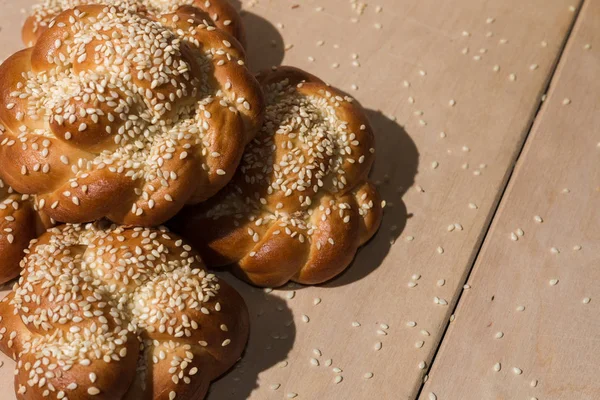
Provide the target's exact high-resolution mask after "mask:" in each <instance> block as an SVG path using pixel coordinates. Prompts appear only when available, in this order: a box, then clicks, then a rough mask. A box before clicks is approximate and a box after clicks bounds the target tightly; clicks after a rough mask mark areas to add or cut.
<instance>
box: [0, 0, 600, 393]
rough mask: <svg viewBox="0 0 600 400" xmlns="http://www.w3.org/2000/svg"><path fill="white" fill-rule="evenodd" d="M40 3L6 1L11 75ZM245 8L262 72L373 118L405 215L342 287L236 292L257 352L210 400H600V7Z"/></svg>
mask: <svg viewBox="0 0 600 400" xmlns="http://www.w3.org/2000/svg"><path fill="white" fill-rule="evenodd" d="M32 3H33V1H32V0H25V1H21V2H12V1H10V0H0V9H2V13H1V14H0V59H2V58H4V57H6V56H8V55H9V54H10V53H11V52H13V51H15V50H17V49H19V48H20V46H21V44H20V40H19V33H18V29H19V25H20V23H21V21H22V20H23V19H24V16H23V14H22V13H21V12H20V10H19V9H20V8H21V7H29V6H30V4H32ZM237 3H238V4H236V5H238V6H239V7H242V9H243V13H244V20H245V22H246V25H247V30H248V39H249V40H248V42H249V45H248V52H249V62H250V65H251V67H252V68H253V69H254V70H259V69H263V68H268V67H270V66H271V65H279V64H290V65H295V66H298V67H301V68H304V69H307V70H308V71H310V72H312V73H314V74H316V75H318V76H320V77H322V78H323V79H325V80H327V81H328V82H330V83H331V84H333V85H336V86H339V87H340V88H342V89H344V90H346V91H348V92H350V93H352V94H354V95H355V96H356V98H357V99H358V100H359V101H360V102H361V103H362V104H363V105H364V106H365V107H366V108H368V110H369V115H370V118H371V120H372V123H373V125H374V126H375V128H376V132H377V141H378V143H377V154H378V159H377V163H376V166H375V170H374V171H373V175H372V176H373V179H374V180H376V181H377V182H378V184H379V187H380V190H381V192H382V193H383V195H384V198H385V199H386V201H387V208H386V215H385V218H384V222H383V225H382V227H381V229H380V231H379V233H378V234H377V236H376V237H375V238H374V239H373V240H372V241H371V243H370V244H369V245H368V246H367V247H366V248H364V249H363V250H361V251H360V253H359V255H358V257H357V259H356V261H355V262H354V264H353V265H352V267H351V268H350V269H349V270H348V271H347V272H346V273H345V274H343V275H342V276H340V277H339V278H337V279H335V280H334V281H332V282H331V283H329V284H326V285H324V286H321V287H300V286H297V285H289V286H287V287H285V288H282V289H280V290H274V291H269V290H267V291H263V290H259V289H255V288H252V287H250V286H247V285H245V284H243V283H240V282H236V283H235V285H236V287H237V288H238V289H239V290H240V291H241V292H242V293H243V294H244V296H245V298H246V301H247V302H248V304H249V307H250V310H251V314H252V333H251V338H250V343H249V346H248V349H247V351H246V354H245V356H244V358H243V359H242V360H241V362H240V363H239V364H238V365H237V366H236V367H235V368H234V369H233V370H232V371H230V372H229V373H228V374H227V375H226V376H224V377H223V378H222V379H220V380H219V381H218V382H216V383H215V384H213V385H212V388H211V395H210V396H209V398H210V399H211V400H221V399H246V398H249V399H286V398H292V397H293V394H297V397H296V398H297V399H311V400H315V399H316V400H321V399H327V400H329V399H386V400H387V399H394V400H396V399H398V400H400V399H416V398H419V399H423V400H432V399H433V400H435V399H437V400H470V399H474V400H475V399H477V400H488V399H489V400H504V399H506V400H513V399H523V400H531V399H539V400H550V399H557V400H558V399H565V400H580V399H581V400H583V399H590V400H591V399H599V398H600V383H598V382H599V381H598V379H597V371H598V369H599V367H600V361H598V354H600V340H599V339H600V319H599V318H598V315H599V310H600V308H599V307H600V285H599V284H598V282H599V281H600V268H599V266H600V252H599V250H600V223H599V222H600V207H599V205H600V166H599V164H600V132H599V130H598V127H599V126H600V102H599V101H598V96H599V94H600V80H599V79H598V77H599V76H600V22H599V21H600V3H598V2H595V1H591V0H585V1H582V0H503V1H492V0H443V1H440V0H420V1H417V0H377V1H374V2H370V1H368V0H363V1H358V0H351V1H348V0H318V1H317V0H304V1H287V0H245V1H244V2H243V4H239V2H237ZM546 92H547V95H546V94H545V93H546ZM543 99H545V101H543ZM226 279H229V280H230V281H234V279H233V278H232V277H230V276H227V277H226ZM465 285H466V286H465ZM451 321H452V322H451ZM2 360H3V361H4V366H3V367H2V368H1V369H0V389H1V390H2V393H3V395H2V399H7V400H10V399H12V398H13V397H11V396H12V394H11V395H9V393H12V369H13V363H12V361H10V360H8V359H6V358H5V357H4V358H2ZM315 360H316V361H315ZM315 364H318V365H315ZM336 376H341V377H343V379H342V380H341V381H340V382H339V383H336V380H335V377H336ZM338 380H339V378H338ZM424 382H425V383H424Z"/></svg>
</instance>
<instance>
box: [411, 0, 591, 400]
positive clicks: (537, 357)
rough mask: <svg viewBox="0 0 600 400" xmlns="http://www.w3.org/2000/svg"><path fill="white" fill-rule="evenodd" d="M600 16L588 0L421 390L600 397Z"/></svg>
mask: <svg viewBox="0 0 600 400" xmlns="http://www.w3.org/2000/svg"><path fill="white" fill-rule="evenodd" d="M599 20H600V3H598V2H593V1H590V2H585V6H584V7H583V9H582V11H581V15H580V16H579V19H578V21H577V24H576V26H575V28H574V31H573V34H572V36H571V39H570V40H569V44H568V46H567V48H566V50H565V54H564V56H563V57H562V59H561V63H560V65H559V68H558V70H557V72H556V75H555V76H554V78H553V82H552V85H551V89H550V91H549V95H548V99H547V101H546V102H545V104H544V106H543V108H542V110H541V113H540V115H539V117H538V118H537V120H536V122H535V125H534V128H533V130H532V133H531V135H530V137H529V138H528V140H527V143H526V146H525V149H524V152H523V155H522V156H521V157H520V159H519V163H518V165H517V168H516V170H515V174H514V176H513V178H512V179H511V181H510V184H509V186H508V189H507V193H506V195H505V196H504V198H503V200H502V203H501V206H500V208H499V212H498V214H497V215H496V217H495V219H494V222H493V224H492V227H491V231H490V233H489V235H488V236H487V237H486V240H485V243H484V246H483V249H482V252H481V254H480V256H479V257H478V259H477V262H476V264H475V268H474V271H473V274H472V276H471V277H470V282H469V284H470V285H471V286H472V288H471V289H469V290H468V291H465V292H464V295H463V297H462V299H461V301H460V303H459V305H458V309H457V312H456V320H455V321H454V322H453V323H452V324H451V325H450V328H449V330H448V334H447V335H446V337H445V339H444V341H443V343H442V345H441V348H440V352H439V355H438V357H437V358H436V361H435V363H434V365H433V368H432V371H431V375H430V379H429V381H428V382H427V384H426V385H425V387H424V390H423V393H422V396H421V398H422V399H424V400H426V399H429V397H428V396H429V393H430V392H433V393H435V394H436V395H437V399H439V400H446V399H464V400H471V399H473V400H475V399H477V400H479V399H498V400H504V399H506V400H508V399H533V398H538V399H540V400H542V399H544V400H559V399H565V400H566V399H578V400H592V399H598V398H600V383H599V381H598V378H597V371H598V366H599V363H598V354H600V341H599V338H600V321H599V320H598V314H599V311H600V287H599V286H598V282H599V281H600V270H599V269H598V265H599V261H600V256H599V254H600V224H599V222H600V211H599V207H598V205H599V204H600V168H599V160H600V135H599V134H598V126H599V124H600V104H599V103H598V93H600V83H599V82H598V79H597V77H598V76H599V74H600V30H599V29H598V28H599V26H598V21H599ZM588 46H591V48H589V49H588V48H587V47H588ZM535 216H540V217H541V221H542V222H541V223H540V222H536V219H535ZM538 221H539V218H538ZM518 229H522V230H523V231H524V232H525V235H524V236H522V237H519V239H518V241H513V240H511V237H510V236H511V232H515V231H516V230H518ZM579 246H580V247H581V248H580V247H579ZM553 248H554V249H557V250H558V252H557V250H552V249H553ZM586 298H587V299H590V302H589V303H588V304H586V303H585V302H587V301H588V300H584V299H586ZM519 306H523V307H525V309H524V310H523V311H518V310H517V307H519ZM497 332H503V334H504V336H503V337H502V338H501V339H496V334H497ZM496 363H500V364H501V370H500V371H495V370H494V365H496ZM515 367H516V368H519V369H521V370H522V371H523V373H522V374H521V375H518V374H515V371H514V370H513V368H515ZM496 369H497V367H496ZM533 380H537V381H538V383H537V386H536V387H531V385H530V383H531V382H532V381H533Z"/></svg>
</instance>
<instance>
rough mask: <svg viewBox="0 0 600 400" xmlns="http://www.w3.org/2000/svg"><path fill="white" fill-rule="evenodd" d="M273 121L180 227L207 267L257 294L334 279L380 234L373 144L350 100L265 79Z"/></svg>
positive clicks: (302, 83) (300, 83) (299, 76)
mask: <svg viewBox="0 0 600 400" xmlns="http://www.w3.org/2000/svg"><path fill="white" fill-rule="evenodd" d="M259 81H260V82H261V84H262V87H263V90H264V92H265V97H266V102H267V107H266V117H265V122H264V124H263V127H262V129H261V130H260V133H259V134H258V136H257V137H256V138H255V139H254V140H253V141H252V142H251V143H250V144H249V145H248V146H247V148H246V151H245V153H244V156H243V159H242V162H241V164H240V168H239V171H238V174H237V175H236V177H235V178H234V179H233V181H232V182H231V183H230V184H229V185H228V186H227V187H226V188H225V189H224V190H223V191H222V193H220V194H219V195H218V196H217V197H216V198H215V199H214V200H212V199H211V201H210V202H207V203H205V204H204V205H202V206H198V207H191V208H189V209H187V210H186V211H184V212H183V213H182V215H181V217H178V218H177V221H175V222H174V229H176V230H180V231H181V232H182V233H183V234H184V236H186V237H188V238H189V240H191V241H192V242H193V243H194V244H195V245H196V246H197V248H198V249H199V251H200V253H201V254H202V256H203V258H204V260H205V261H206V262H207V263H208V264H209V265H226V264H234V265H235V267H236V270H237V272H238V273H239V274H240V275H242V276H243V277H244V278H246V279H247V280H249V281H250V282H252V283H254V284H257V285H260V286H280V285H283V284H285V283H286V282H287V281H288V280H293V281H296V282H299V283H305V284H316V283H321V282H324V281H326V280H328V279H331V278H333V277H334V276H336V275H337V274H339V273H340V272H341V271H343V270H344V269H345V268H346V267H347V266H348V265H349V264H350V262H351V261H352V259H353V258H354V255H355V253H356V251H357V249H358V247H359V246H361V245H362V244H363V243H365V242H366V241H367V240H368V239H369V238H371V236H372V235H373V234H374V233H375V231H376V230H377V228H378V227H379V223H380V220H381V215H382V210H381V201H380V199H379V196H378V193H377V190H376V189H375V187H374V186H373V185H372V184H371V183H369V182H368V181H367V175H368V173H369V171H370V169H371V165H372V163H373V157H374V149H373V146H374V137H373V133H372V131H371V128H370V125H369V123H368V120H367V118H366V116H365V114H364V111H363V109H362V107H361V106H360V105H359V104H358V103H357V102H356V101H354V100H353V99H352V98H350V97H348V96H346V95H345V94H343V93H342V92H340V91H338V90H336V89H334V88H331V87H329V86H327V85H326V84H324V83H323V82H322V81H321V80H319V79H318V78H316V77H314V76H312V75H310V74H308V73H306V72H303V71H300V70H298V69H295V68H290V67H283V68H278V69H277V70H275V71H271V72H269V73H266V74H264V75H261V76H259Z"/></svg>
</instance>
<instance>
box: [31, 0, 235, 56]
mask: <svg viewBox="0 0 600 400" xmlns="http://www.w3.org/2000/svg"><path fill="white" fill-rule="evenodd" d="M98 3H102V4H109V5H116V6H120V7H123V8H129V9H131V10H132V11H135V12H140V13H144V14H146V15H148V16H149V17H152V18H154V19H158V17H159V16H160V15H162V14H167V13H171V12H174V11H176V10H177V8H178V7H181V6H185V5H191V6H193V7H195V8H197V9H199V10H201V11H203V12H205V13H206V14H208V16H209V17H210V19H211V21H212V22H213V23H214V25H215V26H216V27H217V28H219V29H221V30H223V31H225V32H227V33H228V34H229V35H231V36H233V37H234V38H236V39H237V41H238V42H240V43H241V45H242V46H245V43H246V35H245V32H244V25H243V24H242V20H241V18H240V15H239V14H238V12H237V11H236V9H235V8H234V7H233V6H232V5H231V4H229V2H228V1H227V0H208V1H207V0H171V1H170V2H165V1H161V0H102V1H101V2H100V1H97V0H42V1H40V2H39V4H36V5H34V6H33V9H32V13H31V15H30V16H29V17H27V19H26V20H25V23H24V24H23V29H22V32H21V35H22V39H23V43H24V44H25V45H26V46H33V45H34V44H35V42H36V41H37V40H38V38H39V37H40V35H41V34H42V33H43V32H44V31H45V30H46V29H48V25H49V23H50V21H52V19H53V18H54V17H56V16H57V15H58V14H60V13H61V12H63V11H65V10H68V9H69V8H73V7H77V6H80V5H84V4H98Z"/></svg>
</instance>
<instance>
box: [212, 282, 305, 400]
mask: <svg viewBox="0 0 600 400" xmlns="http://www.w3.org/2000/svg"><path fill="white" fill-rule="evenodd" d="M219 275H221V276H224V277H225V280H227V282H228V283H230V284H231V285H232V286H233V287H235V289H236V290H238V291H239V292H240V293H241V294H242V296H243V297H244V300H245V301H246V304H247V305H248V311H249V313H250V339H249V341H248V346H247V347H246V351H245V352H244V354H243V356H242V359H241V360H240V361H239V362H238V363H237V364H236V365H235V366H234V367H233V368H232V369H231V370H230V371H229V372H228V373H226V374H225V375H224V376H223V377H221V378H220V379H219V380H217V381H216V382H214V383H213V384H212V385H211V387H210V390H209V395H208V396H207V400H224V399H236V400H237V399H247V398H248V397H250V394H251V393H252V391H253V390H254V389H256V388H258V386H259V384H258V383H259V381H258V380H259V374H260V373H261V372H262V371H265V370H267V369H269V368H271V367H272V366H274V365H276V364H278V363H280V362H281V361H284V360H285V359H286V358H287V355H288V353H289V352H290V350H291V349H292V346H293V344H294V340H295V338H296V326H295V324H294V317H293V314H292V310H291V309H290V308H289V307H288V305H287V304H286V302H285V300H283V299H281V298H279V297H277V296H274V295H272V294H268V293H265V292H264V290H262V289H259V288H255V287H252V286H250V285H248V284H246V283H244V282H242V281H240V280H238V279H236V278H235V277H233V276H232V275H231V274H229V273H219Z"/></svg>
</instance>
